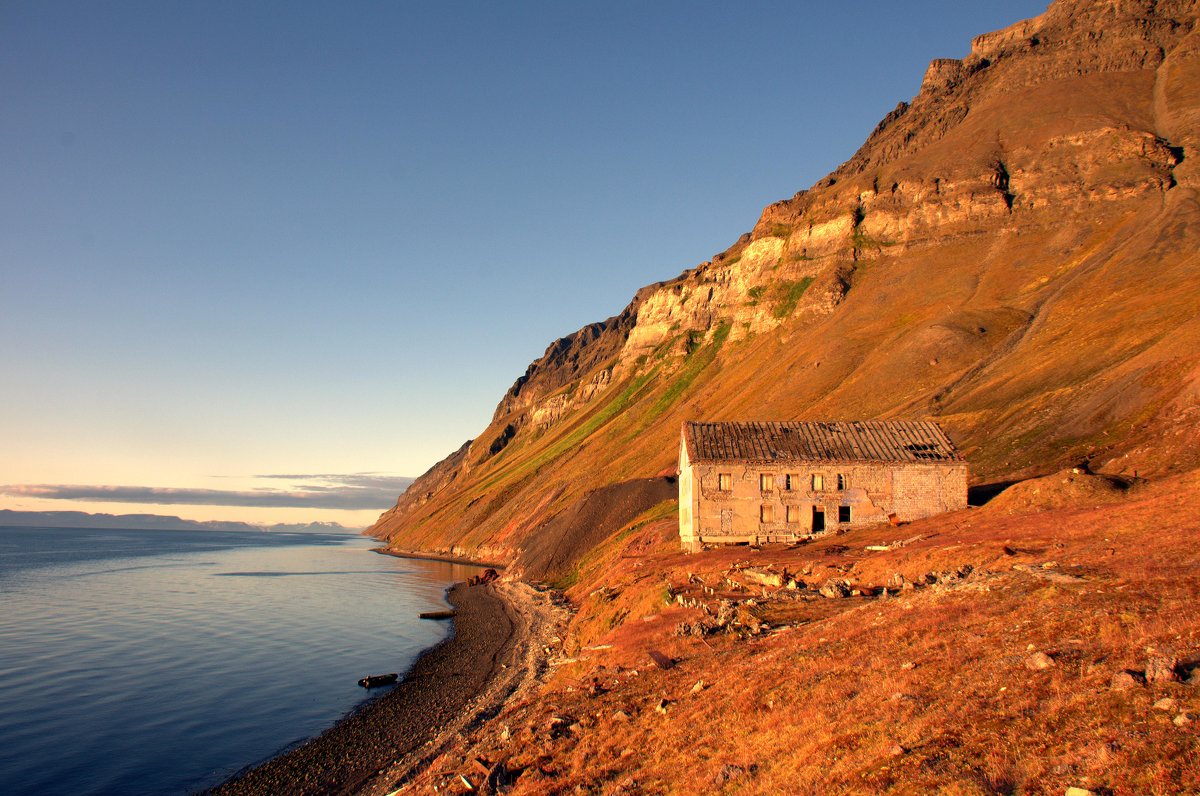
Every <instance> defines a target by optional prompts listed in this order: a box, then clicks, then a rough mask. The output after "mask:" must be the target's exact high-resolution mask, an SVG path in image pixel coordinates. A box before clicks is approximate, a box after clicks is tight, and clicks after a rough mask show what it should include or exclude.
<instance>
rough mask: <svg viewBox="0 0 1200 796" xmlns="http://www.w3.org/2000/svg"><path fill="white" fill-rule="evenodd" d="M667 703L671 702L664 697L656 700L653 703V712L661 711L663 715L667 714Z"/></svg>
mask: <svg viewBox="0 0 1200 796" xmlns="http://www.w3.org/2000/svg"><path fill="white" fill-rule="evenodd" d="M669 704H671V703H670V702H668V701H667V700H665V699H660V700H658V702H657V703H655V705H654V712H655V713H661V714H663V715H664V716H665V715H667V705H669Z"/></svg>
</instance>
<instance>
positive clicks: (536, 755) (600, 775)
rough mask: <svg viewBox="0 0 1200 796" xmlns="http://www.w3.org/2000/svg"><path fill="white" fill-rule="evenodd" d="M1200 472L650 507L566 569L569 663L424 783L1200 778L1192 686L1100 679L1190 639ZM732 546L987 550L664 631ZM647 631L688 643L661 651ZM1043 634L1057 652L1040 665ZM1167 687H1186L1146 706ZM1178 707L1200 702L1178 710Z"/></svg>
mask: <svg viewBox="0 0 1200 796" xmlns="http://www.w3.org/2000/svg"><path fill="white" fill-rule="evenodd" d="M1198 487H1200V477H1198V476H1197V475H1194V474H1193V475H1188V476H1184V477H1181V478H1176V479H1173V480H1171V481H1168V482H1163V483H1160V484H1155V485H1151V486H1146V487H1143V488H1141V489H1140V490H1137V491H1135V492H1134V493H1132V494H1131V495H1130V496H1129V497H1128V498H1127V499H1125V500H1123V501H1121V502H1117V503H1109V504H1106V505H1100V506H1089V505H1083V506H1080V505H1076V506H1068V507H1063V508H1059V509H1054V510H1051V511H1043V512H1035V513H1027V514H1019V515H1005V514H1003V513H1001V512H988V511H986V510H969V511H965V512H959V513H956V514H951V515H945V516H943V517H940V518H934V519H931V520H928V521H924V522H921V523H914V524H912V525H910V526H907V527H903V528H899V529H896V528H890V527H888V528H877V529H871V530H869V531H862V532H852V533H849V534H846V535H843V536H840V537H832V538H828V539H825V540H822V541H821V542H818V543H815V544H812V545H808V546H803V547H799V548H796V549H783V548H778V549H764V550H748V549H746V548H741V549H736V550H719V551H712V552H708V553H703V554H698V555H693V556H689V555H684V554H682V553H679V552H678V551H677V550H676V549H675V547H676V544H675V540H674V538H673V534H674V531H675V528H674V525H673V523H672V522H671V521H670V520H653V521H650V522H646V521H645V518H643V519H642V520H641V521H639V522H636V523H634V524H632V525H631V526H630V529H628V531H627V533H625V534H624V535H619V536H618V537H616V539H618V540H617V541H613V542H612V543H610V544H609V545H608V546H606V547H605V548H602V549H601V551H599V552H598V553H597V554H596V555H594V556H593V557H591V559H589V561H588V562H587V563H586V565H585V567H583V568H582V569H581V571H580V575H579V579H578V581H577V583H576V585H575V586H574V587H572V589H571V590H570V591H569V592H568V596H569V598H570V599H571V600H572V602H574V603H575V604H576V605H577V606H578V609H579V610H578V613H577V615H576V616H575V618H574V620H573V623H572V628H571V636H570V638H569V639H567V640H566V653H565V654H566V655H568V656H570V658H574V659H576V660H575V662H574V663H570V662H568V663H561V662H556V663H558V664H560V665H555V666H554V667H552V675H551V676H550V677H549V679H548V681H547V683H546V685H545V687H544V691H543V693H542V694H541V696H540V697H539V698H538V699H537V700H536V701H533V702H530V703H527V704H523V705H513V706H510V707H509V708H507V709H506V710H505V711H504V712H503V713H502V714H501V715H500V716H498V717H497V718H496V719H494V720H493V721H492V722H490V723H489V724H488V725H486V726H485V727H483V728H480V729H479V730H478V731H477V732H475V733H474V734H473V736H472V737H470V738H467V739H464V741H463V744H462V746H461V747H460V748H457V749H455V750H452V751H451V752H449V753H447V754H446V755H444V756H443V757H442V758H441V759H439V760H438V761H437V762H436V763H435V765H434V766H433V767H432V768H431V770H430V772H429V773H428V774H427V775H426V777H425V778H424V779H422V780H421V781H419V782H418V783H415V784H414V787H415V788H416V789H417V790H421V789H428V788H429V787H430V786H432V785H435V784H436V785H439V787H442V788H443V790H442V792H446V790H445V788H449V789H450V792H459V791H465V787H464V786H462V783H461V781H460V780H457V779H456V778H457V775H458V773H468V776H469V777H470V774H469V763H468V761H469V759H470V758H472V757H481V758H483V759H485V760H486V761H488V762H490V763H496V762H504V763H505V764H506V765H507V766H508V767H509V768H510V769H523V773H521V774H520V775H519V776H517V777H516V778H515V779H514V780H513V781H512V784H511V786H510V787H509V788H506V790H507V791H508V792H512V793H515V794H542V793H563V792H579V793H604V794H612V793H695V792H698V791H699V792H711V793H818V792H820V793H834V794H837V793H882V792H891V793H939V794H1004V793H1063V792H1064V791H1065V789H1066V788H1067V787H1068V786H1071V785H1078V786H1083V787H1089V788H1092V789H1095V790H1097V791H1099V792H1110V793H1113V794H1167V793H1183V792H1200V751H1198V750H1200V747H1198V743H1200V740H1198V731H1197V727H1200V688H1197V687H1195V686H1191V685H1186V684H1183V683H1158V684H1152V685H1150V686H1147V687H1139V688H1135V689H1131V690H1127V691H1117V690H1113V689H1112V688H1111V687H1110V682H1111V678H1112V675H1113V674H1114V673H1115V672H1117V671H1118V670H1121V669H1125V668H1130V669H1144V668H1145V664H1146V660H1147V656H1148V655H1150V654H1152V652H1154V651H1169V652H1171V653H1173V654H1175V655H1177V656H1179V657H1182V658H1186V657H1187V656H1189V655H1192V654H1196V653H1200V603H1198V601H1197V600H1198V598H1200V568H1198V567H1197V564H1198V563H1200V553H1198V552H1197V551H1196V545H1195V539H1196V534H1197V532H1198V531H1200V520H1198V519H1197V517H1198V516H1200V511H1198V510H1200V489H1198ZM913 537H921V538H920V539H917V540H916V541H912V542H910V543H909V544H907V545H905V546H903V547H900V548H897V549H893V550H889V551H882V552H869V551H866V550H865V548H866V546H867V545H877V544H882V543H886V542H890V541H895V540H897V539H912V538H913ZM738 561H742V562H749V563H750V564H752V565H755V566H770V567H773V568H775V569H776V570H783V569H786V570H787V571H788V572H789V573H797V574H799V573H804V572H807V573H808V574H807V575H802V579H804V580H806V581H808V582H812V583H819V582H821V581H822V579H824V578H826V577H834V576H836V577H839V578H844V579H847V580H850V581H852V582H854V583H857V584H863V585H876V584H878V585H882V584H883V583H885V582H886V581H887V579H888V578H889V577H892V576H893V575H894V573H897V572H899V573H902V574H904V576H905V578H906V579H909V580H915V579H916V578H917V577H918V576H922V575H924V574H925V573H927V572H931V571H933V572H944V571H948V570H955V569H959V568H962V566H963V565H964V564H970V565H971V566H972V567H973V568H974V570H973V571H972V572H971V573H970V574H969V575H968V576H967V577H966V578H965V579H962V580H961V581H958V582H954V583H951V584H948V585H944V586H929V587H923V588H917V589H912V590H906V591H902V592H900V593H899V594H898V595H895V594H894V595H892V596H890V597H889V598H888V599H880V598H878V597H875V598H866V597H850V598H844V599H824V598H821V599H818V600H812V601H804V600H794V599H791V598H792V597H794V595H795V594H796V592H789V590H787V589H780V590H775V589H768V597H767V599H766V600H763V599H762V596H761V594H758V595H757V599H758V601H759V602H760V603H762V604H761V605H759V606H756V608H757V609H761V610H762V611H763V612H764V615H765V612H766V611H767V609H769V608H771V607H772V606H779V605H799V606H802V607H803V608H802V609H798V610H796V611H795V612H794V615H793V616H792V619H793V620H794V621H798V622H800V623H799V624H788V625H778V624H777V625H776V626H775V627H774V628H773V629H772V630H771V631H769V632H767V633H764V634H761V635H758V636H753V637H749V638H745V639H738V638H737V637H735V636H732V635H714V636H709V637H707V638H697V637H679V636H676V635H674V632H673V631H674V629H675V628H676V626H678V625H679V624H680V623H681V622H683V621H693V620H695V619H697V618H699V615H700V609H698V608H690V607H680V606H678V605H676V604H674V603H672V604H668V599H669V596H668V593H667V590H666V587H667V585H668V584H673V585H674V586H676V587H677V588H679V589H683V591H682V593H683V594H684V596H685V599H690V597H689V595H693V594H694V593H695V596H696V597H698V598H706V599H708V600H716V599H717V598H718V597H719V596H720V595H719V594H717V595H707V594H705V593H704V590H703V588H702V587H697V586H696V585H695V583H694V582H689V575H696V576H698V577H700V578H703V579H705V580H706V581H708V582H709V583H716V582H718V581H719V580H720V576H721V575H722V573H726V572H727V571H728V570H729V569H730V565H731V564H734V563H735V562H738ZM1047 564H1050V565H1051V566H1046V565H1047ZM734 574H735V576H736V572H735V573H734ZM685 585H686V586H687V587H688V588H691V589H693V591H688V590H687V589H686V588H684V586H685ZM726 585H728V583H726ZM756 589H757V587H756ZM728 593H729V594H731V595H735V596H739V597H740V598H741V599H745V598H746V597H748V596H751V595H750V593H748V592H740V593H739V592H737V591H735V590H730V591H729V592H728ZM650 650H655V651H659V652H662V653H664V654H666V655H668V656H671V657H672V658H674V659H675V660H676V661H677V664H676V665H675V666H674V667H673V668H671V669H670V670H662V669H660V668H658V667H657V666H655V665H654V663H653V661H652V660H651V658H650V657H649V655H648V652H649V651H650ZM1031 651H1041V652H1045V653H1047V654H1049V655H1050V656H1051V657H1052V658H1053V659H1054V665H1053V666H1052V667H1050V668H1048V669H1045V670H1041V671H1034V670H1031V669H1029V668H1028V667H1027V666H1026V665H1025V661H1026V658H1027V657H1028V656H1029V655H1030V653H1031ZM701 681H703V685H702V686H699V687H697V685H696V684H697V683H698V682H701ZM593 683H599V685H600V686H601V689H602V690H601V692H600V693H592V691H593ZM1164 696H1170V697H1173V698H1175V699H1176V700H1177V705H1176V707H1175V708H1174V709H1172V710H1169V711H1167V710H1157V709H1155V708H1154V707H1153V705H1154V702H1155V701H1156V700H1157V699H1159V698H1161V697H1164ZM660 699H666V700H667V702H668V704H667V706H666V712H665V713H661V712H659V711H657V710H656V709H655V706H656V705H657V704H658V702H659V700H660ZM618 711H621V712H623V714H624V716H622V715H620V714H618ZM1180 714H1183V715H1186V716H1190V717H1191V718H1192V719H1193V721H1191V722H1190V723H1184V724H1183V725H1182V726H1177V725H1176V724H1175V723H1174V720H1175V718H1176V717H1177V716H1179V715H1180ZM626 717H627V718H626ZM556 718H558V719H561V721H559V722H555V721H554V720H555V719H556ZM505 727H507V728H508V731H509V733H510V735H509V737H508V738H507V739H504V738H503V733H504V729H503V728H505ZM478 780H479V777H478V776H476V777H474V778H473V783H474V784H476V785H478V784H479V782H478ZM455 781H457V782H458V786H457V787H458V791H455V787H456V786H455V785H454V782H455Z"/></svg>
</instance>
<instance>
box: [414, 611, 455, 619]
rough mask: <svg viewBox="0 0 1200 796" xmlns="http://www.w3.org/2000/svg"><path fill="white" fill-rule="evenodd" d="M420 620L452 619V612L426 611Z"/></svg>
mask: <svg viewBox="0 0 1200 796" xmlns="http://www.w3.org/2000/svg"><path fill="white" fill-rule="evenodd" d="M421 618H422V619H453V618H454V612H453V611H426V612H425V613H423V614H421Z"/></svg>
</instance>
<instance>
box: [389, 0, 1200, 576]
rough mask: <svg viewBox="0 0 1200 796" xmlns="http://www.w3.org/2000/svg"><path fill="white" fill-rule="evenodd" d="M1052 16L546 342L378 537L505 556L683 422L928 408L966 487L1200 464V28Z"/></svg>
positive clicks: (948, 73)
mask: <svg viewBox="0 0 1200 796" xmlns="http://www.w3.org/2000/svg"><path fill="white" fill-rule="evenodd" d="M1196 17H1197V11H1196V8H1195V6H1194V4H1192V3H1186V2H1159V3H1154V2H1149V0H1145V1H1144V2H1139V1H1138V0H1131V1H1128V2H1125V1H1122V2H1103V1H1102V0H1073V1H1068V0H1059V2H1055V3H1053V4H1052V5H1051V6H1050V8H1049V9H1048V10H1047V11H1046V12H1045V13H1044V14H1042V15H1040V16H1038V17H1035V18H1032V19H1029V20H1023V21H1021V22H1018V23H1016V24H1014V25H1011V26H1009V27H1007V28H1004V29H1003V30H1000V31H996V32H993V33H987V34H983V35H981V36H978V37H976V38H975V39H974V40H973V41H972V47H971V53H970V55H968V56H967V57H966V58H964V59H961V60H956V59H935V60H934V61H933V62H931V64H930V66H929V68H928V69H927V70H926V73H925V76H924V79H923V82H922V85H921V89H920V92H919V93H918V94H917V96H916V97H914V98H913V99H912V100H911V101H909V102H901V103H900V104H899V105H897V107H896V109H895V110H893V111H892V112H891V113H889V114H888V115H887V116H885V118H884V119H883V120H882V121H881V122H880V123H879V125H878V126H877V127H876V129H875V130H874V131H873V132H872V133H871V134H870V135H869V136H868V138H867V140H866V141H865V142H864V144H863V145H862V146H861V147H860V148H859V149H858V151H857V152H856V153H855V154H854V155H853V156H852V157H851V158H850V159H849V160H847V161H846V163H844V164H842V165H841V166H839V167H838V168H837V169H835V170H834V171H833V172H831V173H830V174H829V175H828V176H826V177H825V178H823V179H822V180H819V181H818V182H817V183H816V184H815V185H813V186H812V187H811V188H809V189H807V190H803V191H800V192H798V193H797V194H796V195H795V196H793V197H792V198H790V199H785V200H781V201H779V202H775V203H773V204H771V205H768V206H767V207H766V208H765V209H764V210H763V211H762V213H761V214H760V216H759V218H758V220H757V222H756V223H755V224H754V226H753V228H752V230H751V231H750V232H748V233H746V234H743V235H741V236H740V237H738V238H737V240H736V241H735V242H734V243H733V244H732V245H731V246H730V247H729V248H728V249H726V250H725V251H724V252H722V253H720V254H718V255H715V256H714V257H713V258H712V259H711V260H709V261H707V262H704V263H701V264H699V265H698V266H696V267H695V268H691V269H688V270H685V271H684V272H683V273H681V274H680V275H679V276H677V277H675V278H673V279H669V280H665V281H662V282H657V283H654V284H652V285H648V286H646V287H643V288H642V289H640V290H638V291H637V292H636V293H635V295H634V297H633V299H632V300H631V302H630V303H629V305H627V306H626V307H625V308H624V309H623V310H622V311H621V312H620V313H618V314H616V315H614V316H613V317H611V318H609V319H607V320H605V321H602V322H599V323H593V324H589V325H587V326H584V327H583V328H581V329H580V330H579V331H577V332H575V333H573V334H570V335H567V336H565V337H563V338H560V339H559V340H557V341H555V342H554V343H552V344H551V345H550V346H549V347H548V348H547V350H546V352H545V354H543V356H542V357H540V358H539V359H538V360H535V361H534V362H533V363H532V364H531V365H530V366H529V368H528V369H527V370H526V372H525V374H523V375H522V376H521V377H520V378H518V379H517V381H516V382H515V383H514V385H513V386H512V388H510V389H509V390H508V392H507V393H506V394H505V396H504V397H503V398H502V399H501V401H500V402H499V404H498V406H497V409H496V412H495V414H494V416H493V418H492V421H491V423H490V424H489V426H488V427H487V429H485V430H484V431H483V433H481V434H480V435H479V436H478V437H477V438H476V439H475V440H473V441H470V442H468V443H466V444H464V445H463V446H462V447H461V448H460V449H459V450H458V451H456V452H455V453H453V454H451V455H450V456H449V457H447V458H446V459H445V460H443V461H442V462H439V463H438V464H437V465H435V466H434V467H433V468H431V469H430V470H429V471H428V472H427V473H425V474H424V475H423V476H421V477H420V478H419V479H417V481H416V482H415V483H414V484H413V486H412V487H410V488H409V489H408V490H407V491H406V492H405V493H404V494H403V495H401V496H400V498H399V499H398V501H397V504H396V506H395V507H393V508H392V509H390V510H389V511H387V512H385V513H384V514H383V515H381V517H380V520H379V521H378V522H377V523H376V524H375V525H374V526H372V528H370V529H368V533H372V534H374V535H376V536H379V537H381V538H384V539H386V540H388V542H389V544H392V545H394V546H400V547H404V548H406V549H421V550H429V551H437V552H453V553H455V554H460V555H464V554H465V555H472V554H475V555H482V556H487V557H489V558H499V559H512V558H513V557H514V556H515V555H516V554H517V551H518V550H519V549H521V547H522V545H523V544H524V543H525V539H526V538H527V537H528V536H529V535H530V534H531V533H533V532H534V529H536V528H538V527H539V526H541V525H543V524H544V523H545V522H546V521H547V520H548V519H549V518H550V517H552V516H554V515H555V514H557V513H559V512H561V511H563V510H564V509H565V508H566V507H567V506H570V505H572V504H574V503H575V502H577V501H579V500H580V499H582V497H583V496H584V495H585V494H587V493H588V492H589V491H591V490H592V489H595V488H598V487H602V486H605V485H608V484H613V483H618V482H623V481H629V480H632V479H636V478H644V477H649V476H654V475H658V474H663V473H669V472H670V471H671V470H672V469H673V462H674V457H675V453H676V447H677V444H678V429H679V423H680V422H681V421H682V420H684V419H755V418H758V419H762V418H770V419H818V418H830V419H856V418H895V417H913V418H936V419H938V420H939V422H941V423H942V424H943V426H945V427H946V429H947V431H948V432H949V433H950V435H951V437H952V438H953V439H954V441H955V442H956V444H958V445H959V447H960V448H961V449H962V450H963V451H964V452H965V453H966V454H967V457H968V459H969V460H970V461H971V464H972V472H973V476H974V479H975V481H976V482H983V481H989V480H990V481H1002V480H1014V479H1017V478H1022V477H1028V476H1031V475H1042V474H1046V473H1049V472H1054V471H1055V470H1057V469H1060V468H1061V467H1063V466H1066V465H1070V464H1075V463H1080V462H1086V463H1087V464H1088V465H1089V466H1090V467H1093V468H1094V469H1096V470H1097V471H1101V472H1107V473H1113V474H1124V475H1131V476H1147V475H1149V476H1154V477H1157V476H1160V475H1168V474H1170V473H1173V472H1178V471H1181V470H1187V469H1191V468H1194V467H1196V466H1198V465H1200V455H1198V454H1197V453H1196V451H1197V449H1198V447H1200V446H1197V444H1196V443H1198V442H1200V435H1198V434H1197V431H1196V427H1197V424H1196V422H1195V419H1196V418H1197V417H1198V416H1200V356H1198V355H1197V354H1196V353H1195V352H1196V351H1198V350H1200V322H1197V320H1196V318H1195V317H1194V312H1193V308H1194V307H1195V306H1196V304H1197V300H1198V297H1200V279H1198V277H1197V273H1198V271H1200V263H1198V260H1197V255H1196V252H1197V250H1198V249H1200V246H1198V245H1197V243H1198V241H1197V237H1198V234H1197V230H1198V229H1200V202H1198V198H1197V188H1198V187H1200V178H1198V177H1197V171H1196V168H1195V164H1196V163H1197V162H1200V136H1198V134H1197V120H1198V119H1200V96H1198V92H1197V90H1196V86H1197V84H1198V83H1200V33H1198V32H1197V25H1196Z"/></svg>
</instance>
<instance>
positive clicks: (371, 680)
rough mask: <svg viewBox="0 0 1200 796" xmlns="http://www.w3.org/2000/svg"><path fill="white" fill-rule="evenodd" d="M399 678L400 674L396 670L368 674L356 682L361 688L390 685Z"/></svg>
mask: <svg viewBox="0 0 1200 796" xmlns="http://www.w3.org/2000/svg"><path fill="white" fill-rule="evenodd" d="M399 679H400V675H399V674H397V673H396V672H392V673H391V674H368V675H367V676H366V677H364V678H363V679H361V680H359V681H358V684H359V685H361V686H362V687H363V688H378V687H379V686H381V685H391V684H392V683H394V682H396V681H397V680H399Z"/></svg>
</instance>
